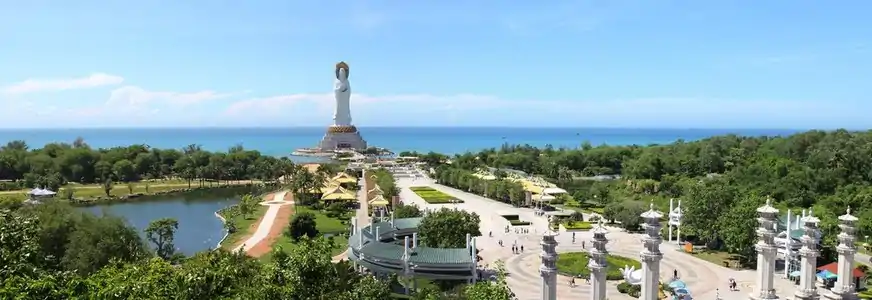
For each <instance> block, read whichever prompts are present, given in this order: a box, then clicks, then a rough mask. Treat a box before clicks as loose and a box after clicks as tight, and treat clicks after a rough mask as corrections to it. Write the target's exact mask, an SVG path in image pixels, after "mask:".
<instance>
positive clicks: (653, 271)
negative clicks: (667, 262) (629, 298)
mask: <svg viewBox="0 0 872 300" xmlns="http://www.w3.org/2000/svg"><path fill="white" fill-rule="evenodd" d="M641 217H642V220H643V221H642V222H643V226H644V228H645V236H644V237H643V238H642V244H643V245H644V246H645V250H642V253H641V257H642V293H641V295H640V297H639V299H642V300H658V299H659V293H660V260H661V259H663V253H662V252H660V243H662V242H663V239H662V238H660V218H661V217H663V214H661V213H660V212H658V211H656V210H654V202H653V201H652V202H651V205H650V206H649V209H648V211H646V212H644V213H642V215H641Z"/></svg>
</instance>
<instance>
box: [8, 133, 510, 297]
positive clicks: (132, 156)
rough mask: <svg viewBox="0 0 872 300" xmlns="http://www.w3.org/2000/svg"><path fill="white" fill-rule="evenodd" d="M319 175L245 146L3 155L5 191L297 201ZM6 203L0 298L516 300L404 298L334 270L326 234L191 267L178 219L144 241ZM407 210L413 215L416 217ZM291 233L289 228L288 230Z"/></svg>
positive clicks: (59, 148)
mask: <svg viewBox="0 0 872 300" xmlns="http://www.w3.org/2000/svg"><path fill="white" fill-rule="evenodd" d="M333 167H337V166H335V165H332V164H328V165H322V166H321V168H319V174H320V173H331V174H332V172H328V171H327V170H326V169H330V168H333ZM322 169H324V170H322ZM376 173H377V175H378V176H379V184H380V185H381V186H383V187H384V189H385V190H386V191H387V192H389V193H393V194H396V192H397V190H396V187H395V186H394V182H393V180H392V178H391V177H390V176H389V174H388V173H386V172H384V171H379V172H376ZM304 175H305V176H304ZM385 175H387V176H385ZM283 176H287V177H285V178H284V179H285V180H279V178H281V177H283ZM319 176H322V175H318V174H312V173H310V172H309V171H307V169H306V168H304V167H302V166H300V165H295V164H293V163H292V162H291V161H290V160H288V159H284V158H282V159H278V158H273V157H270V156H264V155H261V154H260V153H259V152H257V151H250V150H245V149H243V148H242V147H241V146H235V147H231V148H230V149H229V150H228V151H227V152H209V151H205V150H203V149H201V148H200V147H199V146H196V145H191V146H188V147H185V148H183V149H181V150H172V149H155V148H151V147H148V146H146V145H132V146H126V147H114V148H109V149H93V148H91V147H90V146H88V145H87V144H86V143H84V141H82V140H77V141H75V142H73V143H71V144H65V143H56V144H48V145H45V146H44V147H42V148H39V149H30V148H29V146H28V145H27V144H25V143H24V142H22V141H12V142H9V143H7V144H6V145H5V146H3V147H0V185H2V186H4V187H5V189H6V190H17V189H20V188H25V187H46V188H50V189H56V188H58V187H60V186H62V185H64V184H73V183H82V184H89V183H103V182H105V181H122V182H134V181H139V180H146V179H165V178H182V179H185V180H187V181H188V182H189V184H190V183H191V182H198V181H199V182H203V181H210V182H213V181H218V182H220V181H228V180H231V181H232V180H261V181H264V182H267V183H271V184H267V185H264V187H272V188H275V189H289V190H295V191H296V190H309V189H310V188H311V187H313V186H315V185H316V184H321V183H322V182H323V180H322V179H319V178H321V177H319ZM288 178H290V179H291V180H286V179H288ZM253 197H254V196H252V197H248V198H253ZM5 200H6V201H0V266H2V267H0V299H49V300H54V299H57V300H62V299H63V300H66V299H300V300H304V299H306V300H308V299H337V300H383V299H395V298H397V297H399V299H419V300H436V299H446V300H485V299H487V300H509V299H511V297H512V296H511V292H510V291H509V290H508V288H507V286H506V284H505V281H504V280H503V278H504V277H503V276H504V275H500V276H499V280H498V281H496V282H480V283H479V284H475V285H469V286H462V287H460V288H459V289H457V290H445V291H442V290H438V289H435V288H431V289H426V290H423V291H420V292H419V293H417V294H416V295H414V297H408V296H402V295H398V294H397V293H396V291H397V290H396V287H397V286H398V285H399V283H398V280H399V279H398V278H396V277H389V278H376V277H374V276H373V275H371V274H361V273H358V272H356V271H355V270H354V268H353V266H352V265H351V264H350V263H349V262H347V261H345V262H339V263H333V262H332V254H331V252H332V250H333V248H335V247H334V245H333V244H332V243H333V242H332V240H330V239H327V238H324V237H323V236H321V235H316V236H314V237H313V238H311V239H308V238H307V239H301V240H300V241H297V243H304V244H305V245H303V246H299V247H293V248H291V249H281V248H278V249H274V250H273V252H272V253H273V255H272V257H271V259H269V260H257V259H255V258H251V257H248V256H246V255H245V254H242V253H231V252H228V251H225V250H220V249H219V250H215V251H203V252H200V253H197V254H195V255H193V256H191V257H185V256H184V255H182V254H181V253H178V252H177V249H176V248H175V246H174V243H173V241H174V235H175V231H176V230H178V227H179V222H178V221H177V220H174V219H159V220H153V221H152V222H151V224H149V226H148V227H147V228H145V229H144V230H143V231H144V235H143V234H140V232H139V231H138V230H137V229H136V228H134V227H132V226H131V225H130V224H129V223H128V222H127V221H126V220H124V219H122V218H118V217H114V216H112V215H109V214H107V215H101V216H96V215H94V214H91V213H88V212H85V211H81V210H77V209H76V208H75V207H73V206H72V203H70V202H67V201H45V202H43V203H41V204H39V205H29V204H25V203H24V202H22V201H20V199H11V198H10V199H5ZM243 202H252V201H243ZM233 207H236V206H233ZM407 211H408V212H409V213H416V212H415V211H413V210H412V207H408V208H407ZM417 213H420V211H418V212H417ZM231 225H232V224H231ZM231 227H232V226H231ZM291 227H292V224H288V228H289V230H290V229H291Z"/></svg>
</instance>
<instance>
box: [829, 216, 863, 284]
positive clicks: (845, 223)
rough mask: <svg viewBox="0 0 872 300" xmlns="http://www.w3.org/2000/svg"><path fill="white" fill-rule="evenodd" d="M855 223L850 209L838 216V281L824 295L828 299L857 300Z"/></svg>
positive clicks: (855, 219) (855, 220) (855, 218)
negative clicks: (855, 282) (839, 230)
mask: <svg viewBox="0 0 872 300" xmlns="http://www.w3.org/2000/svg"><path fill="white" fill-rule="evenodd" d="M857 221H858V219H857V217H855V216H852V215H851V208H850V207H848V210H847V212H846V213H845V214H844V215H842V216H839V228H841V229H842V233H839V236H838V238H839V246H837V247H836V251H837V252H839V271H838V272H839V274H837V275H839V279H838V280H837V281H836V285H835V286H834V287H833V289H832V290H830V293H827V294H825V295H826V297H827V298H828V299H857V293H856V289H857V287H856V286H855V285H854V254H855V253H857V245H856V244H854V243H855V242H856V241H857V238H856V236H855V234H856V232H857V228H856V227H854V223H856V222H857Z"/></svg>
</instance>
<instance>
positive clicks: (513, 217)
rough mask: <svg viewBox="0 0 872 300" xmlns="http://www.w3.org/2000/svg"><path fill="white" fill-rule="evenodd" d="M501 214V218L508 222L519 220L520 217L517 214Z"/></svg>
mask: <svg viewBox="0 0 872 300" xmlns="http://www.w3.org/2000/svg"><path fill="white" fill-rule="evenodd" d="M502 216H503V219H506V220H508V221H509V222H511V221H518V220H521V217H520V216H518V215H502Z"/></svg>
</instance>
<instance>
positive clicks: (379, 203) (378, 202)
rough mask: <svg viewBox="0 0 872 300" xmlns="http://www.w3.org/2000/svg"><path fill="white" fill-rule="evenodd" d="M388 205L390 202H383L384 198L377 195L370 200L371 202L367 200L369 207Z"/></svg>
mask: <svg viewBox="0 0 872 300" xmlns="http://www.w3.org/2000/svg"><path fill="white" fill-rule="evenodd" d="M388 204H390V202H388V200H385V197H384V196H382V195H377V196H375V198H372V200H369V205H372V206H387V205H388Z"/></svg>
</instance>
